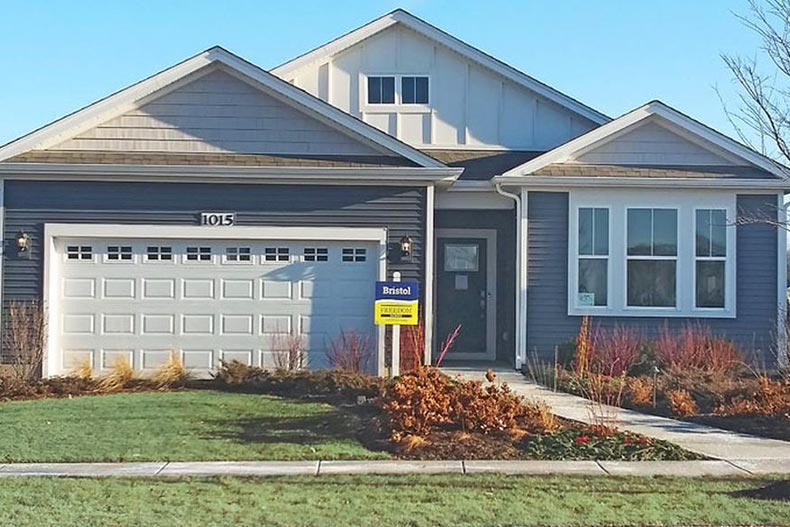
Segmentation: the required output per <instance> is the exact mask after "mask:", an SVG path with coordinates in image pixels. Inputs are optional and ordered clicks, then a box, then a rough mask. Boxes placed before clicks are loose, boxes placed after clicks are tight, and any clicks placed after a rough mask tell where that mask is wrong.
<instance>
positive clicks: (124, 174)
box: [0, 163, 463, 186]
mask: <svg viewBox="0 0 790 527" xmlns="http://www.w3.org/2000/svg"><path fill="white" fill-rule="evenodd" d="M462 172H463V169H462V168H449V167H433V168H428V167H252V166H206V165H118V164H76V163H0V175H2V176H4V177H6V178H13V177H24V178H25V179H57V180H64V179H75V180H90V179H95V180H100V181H147V180H148V181H155V180H162V181H186V182H188V181H197V180H201V179H207V180H209V181H211V182H219V181H223V182H234V183H235V182H249V183H306V184H324V185H338V184H339V185H342V184H361V183H374V184H377V185H394V186H399V185H401V186H402V185H406V186H411V185H430V184H439V185H451V184H452V183H453V182H454V181H455V180H456V179H457V178H458V177H459V176H460V175H461V173H462Z"/></svg>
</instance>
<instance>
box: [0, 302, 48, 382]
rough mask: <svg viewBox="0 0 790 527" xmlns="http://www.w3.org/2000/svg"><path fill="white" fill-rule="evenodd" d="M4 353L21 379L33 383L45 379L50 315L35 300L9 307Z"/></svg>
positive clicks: (5, 320) (6, 316) (5, 328)
mask: <svg viewBox="0 0 790 527" xmlns="http://www.w3.org/2000/svg"><path fill="white" fill-rule="evenodd" d="M4 322H5V324H4V326H5V327H4V331H3V349H4V350H5V352H6V353H7V354H8V358H9V359H10V364H9V366H10V368H11V371H12V372H13V374H14V375H15V376H16V377H17V379H19V380H21V381H24V382H32V381H34V380H36V379H38V378H39V377H40V376H41V366H42V361H43V359H44V349H45V348H46V343H47V313H46V309H45V308H44V305H43V304H42V303H41V302H38V301H35V300H27V301H14V302H11V303H9V305H8V311H7V313H6V315H5V317H4Z"/></svg>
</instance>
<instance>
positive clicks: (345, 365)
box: [326, 330, 371, 373]
mask: <svg viewBox="0 0 790 527" xmlns="http://www.w3.org/2000/svg"><path fill="white" fill-rule="evenodd" d="M326 356H327V359H329V364H330V365H331V366H332V367H333V368H337V369H340V370H347V371H352V372H355V373H360V372H362V371H365V370H366V369H367V366H368V362H369V361H370V357H371V351H370V337H369V336H368V335H360V334H359V333H357V332H356V331H343V330H341V331H340V334H339V335H338V336H337V337H336V338H334V339H332V340H331V341H330V342H329V348H328V349H327V352H326Z"/></svg>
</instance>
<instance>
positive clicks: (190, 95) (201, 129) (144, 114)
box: [50, 69, 381, 155]
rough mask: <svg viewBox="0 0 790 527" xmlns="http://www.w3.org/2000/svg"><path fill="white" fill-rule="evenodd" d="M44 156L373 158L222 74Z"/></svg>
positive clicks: (214, 72)
mask: <svg viewBox="0 0 790 527" xmlns="http://www.w3.org/2000/svg"><path fill="white" fill-rule="evenodd" d="M193 76H195V77H197V78H195V80H192V81H191V82H187V83H186V84H185V85H183V86H180V87H175V88H174V89H172V90H171V91H169V92H166V93H163V94H162V95H161V96H156V94H155V95H154V96H153V97H154V98H153V99H152V100H150V101H148V102H146V103H145V104H143V105H141V106H140V107H139V108H137V109H134V110H131V111H129V112H126V113H125V114H123V115H121V116H119V117H116V118H114V119H111V120H109V121H107V122H105V123H103V124H100V125H98V126H96V127H94V128H91V129H90V130H87V131H85V132H82V133H81V134H78V135H77V136H76V137H74V138H73V139H68V140H66V141H64V142H62V143H60V144H58V145H55V146H53V147H50V149H51V150H101V151H122V152H179V153H183V152H189V153H216V152H235V153H247V154H255V153H258V154H266V153H277V154H284V155H287V154H334V155H341V154H342V155H380V154H381V152H380V151H378V150H376V149H374V148H373V147H371V146H370V145H368V144H365V143H363V142H362V141H360V140H358V139H356V138H352V137H350V136H349V135H347V134H344V133H343V132H341V131H339V130H338V129H336V128H333V127H331V126H329V125H328V124H325V123H324V122H321V121H320V120H318V119H317V118H315V117H313V116H311V115H309V114H307V113H305V112H304V111H300V110H297V109H296V108H294V107H293V106H290V105H288V104H286V103H284V102H283V101H281V100H279V99H277V98H275V97H273V96H272V95H269V94H267V93H264V92H263V91H262V90H261V89H259V88H258V87H255V86H252V85H250V84H248V83H247V82H244V81H242V80H240V79H238V78H236V77H234V76H233V75H230V74H229V73H226V72H225V71H222V70H219V69H211V70H210V71H208V73H206V72H205V71H203V70H201V71H199V72H196V73H195V74H193Z"/></svg>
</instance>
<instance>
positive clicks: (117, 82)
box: [0, 0, 759, 144]
mask: <svg viewBox="0 0 790 527" xmlns="http://www.w3.org/2000/svg"><path fill="white" fill-rule="evenodd" d="M396 7H402V8H405V9H407V10H409V11H411V12H412V13H414V14H415V15H417V16H419V17H421V18H424V19H425V20H427V21H428V22H430V23H432V24H434V25H437V26H438V27H440V28H442V29H444V30H445V31H448V32H449V33H451V34H453V35H455V36H456V37H459V38H460V39H462V40H465V41H466V42H468V43H470V44H472V45H474V46H476V47H478V48H480V49H482V50H484V51H486V52H488V53H490V54H492V55H494V56H496V57H497V58H499V59H501V60H503V61H505V62H507V63H509V64H511V65H513V66H515V67H516V68H518V69H520V70H522V71H524V72H525V73H527V74H529V75H532V76H534V77H536V78H538V79H540V80H541V81H543V82H545V83H547V84H549V85H551V86H553V87H555V88H557V89H559V90H560V91H563V92H565V93H567V94H569V95H571V96H573V97H576V98H577V99H579V100H581V101H582V102H584V103H586V104H588V105H590V106H592V107H594V108H596V109H598V110H600V111H602V112H604V113H606V114H608V115H611V116H617V115H620V114H622V113H623V112H626V111H628V110H629V109H631V108H633V107H635V106H638V105H640V104H642V103H644V102H646V101H648V100H651V99H661V100H663V101H665V102H667V103H669V104H671V105H673V106H675V107H677V108H678V109H680V110H682V111H684V112H686V113H688V114H690V115H692V116H693V117H695V118H697V119H699V120H701V121H703V122H705V123H706V124H708V125H710V126H713V127H714V128H717V129H719V130H721V131H723V132H725V133H728V134H731V135H732V134H733V130H732V128H731V127H730V125H729V123H728V122H727V119H726V116H725V113H724V111H723V109H722V105H721V103H720V102H719V100H718V98H717V96H716V93H715V91H714V86H718V87H719V88H720V89H721V90H722V91H723V93H724V95H725V97H726V98H727V99H729V100H730V101H731V102H733V103H734V101H735V91H734V87H733V84H732V81H731V79H730V76H729V74H728V72H727V71H726V69H725V67H724V65H723V63H722V61H721V59H720V57H719V55H720V54H721V53H722V52H726V53H733V52H734V53H741V54H745V55H753V54H754V53H755V52H756V50H757V48H758V45H759V42H758V41H757V39H756V37H755V36H754V35H753V34H752V33H750V32H749V31H748V30H747V29H746V28H745V27H743V25H742V24H741V23H740V22H739V21H738V20H737V19H736V18H735V16H734V15H733V12H736V13H740V14H745V13H746V12H747V5H746V0H693V1H688V0H663V1H661V2H656V1H646V0H638V1H631V0H629V1H626V0H623V1H615V0H595V1H591V0H553V1H549V0H527V1H520V2H513V1H509V2H508V1H504V0H486V1H483V0H477V1H466V0H454V1H443V0H441V1H440V0H402V1H401V2H390V1H360V0H332V1H312V0H302V1H300V2H274V1H270V0H269V1H242V0H237V1H233V0H226V1H224V2H216V1H213V2H204V1H199V0H191V1H184V0H171V1H167V2H165V1H162V2H153V1H145V0H138V1H136V2H130V1H123V0H114V1H112V2H108V1H106V0H104V1H86V0H81V1H77V2H74V1H60V0H48V1H40V0H38V1H35V0H32V1H21V0H17V1H16V2H15V3H11V2H10V1H9V0H6V1H5V2H4V3H3V15H2V17H0V47H1V48H2V49H3V50H4V53H3V55H2V57H3V58H2V59H0V63H2V68H0V71H2V72H3V75H2V76H1V77H0V80H1V81H2V82H0V144H3V143H5V142H7V141H10V140H12V139H14V138H16V137H17V136H19V135H22V134H24V133H27V132H29V131H31V130H33V129H35V128H38V127H39V126H42V125H44V124H46V123H48V122H50V121H52V120H54V119H57V118H59V117H61V116H63V115H65V114H66V113H69V112H71V111H74V110H76V109H78V108H80V107H82V106H84V105H86V104H89V103H91V102H93V101H95V100H97V99H99V98H101V97H103V96H105V95H107V94H109V93H111V92H114V91H116V90H118V89H120V88H123V87H125V86H127V85H129V84H132V83H134V82H136V81H138V80H140V79H142V78H144V77H147V76H148V75H151V74H152V73H155V72H157V71H159V70H161V69H164V68H166V67H168V66H170V65H172V64H174V63H176V62H179V61H181V60H183V59H184V58H186V57H188V56H191V55H193V54H195V53H197V52H199V51H201V50H203V49H206V48H209V47H211V46H212V45H215V44H219V45H222V46H224V47H227V48H228V49H230V50H231V51H233V52H235V53H238V54H240V55H241V56H243V57H244V58H246V59H248V60H250V61H252V62H254V63H256V64H258V65H260V66H262V67H264V68H267V69H268V68H271V67H273V66H276V65H277V64H280V63H281V62H284V61H285V60H288V59H289V58H292V57H294V56H296V55H298V54H300V53H302V52H304V51H307V50H309V49H312V48H313V47H315V46H317V45H320V44H322V43H324V42H326V41H328V40H330V39H332V38H334V37H336V36H338V35H340V34H342V33H344V32H346V31H349V30H351V29H353V28H355V27H357V26H359V25H361V24H364V23H365V22H368V21H369V20H372V19H373V18H376V17H378V16H380V15H382V14H384V13H386V12H388V11H390V10H392V9H394V8H396Z"/></svg>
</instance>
